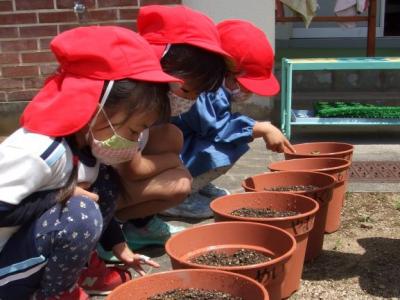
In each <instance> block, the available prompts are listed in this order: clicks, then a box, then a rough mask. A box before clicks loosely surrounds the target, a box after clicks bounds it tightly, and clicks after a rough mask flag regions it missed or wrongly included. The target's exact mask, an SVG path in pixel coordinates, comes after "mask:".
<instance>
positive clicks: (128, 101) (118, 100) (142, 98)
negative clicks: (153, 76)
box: [100, 79, 171, 122]
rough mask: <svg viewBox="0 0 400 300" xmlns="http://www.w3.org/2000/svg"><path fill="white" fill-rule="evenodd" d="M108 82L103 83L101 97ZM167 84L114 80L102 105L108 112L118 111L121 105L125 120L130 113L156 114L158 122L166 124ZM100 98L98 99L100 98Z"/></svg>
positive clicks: (167, 118)
mask: <svg viewBox="0 0 400 300" xmlns="http://www.w3.org/2000/svg"><path fill="white" fill-rule="evenodd" d="M107 85H108V81H106V82H105V83H104V87H103V91H102V93H101V97H103V94H104V92H105V89H106V87H107ZM168 90H169V86H168V84H167V83H154V82H145V81H135V80H131V79H122V80H116V81H115V82H114V85H113V87H112V89H111V92H110V94H109V95H108V97H107V101H106V103H105V104H104V109H105V110H106V111H107V112H110V115H111V114H112V112H113V111H115V110H117V109H120V107H121V105H123V106H125V108H126V112H127V113H126V116H127V117H126V119H128V118H129V117H130V115H131V114H132V113H138V112H139V113H141V112H148V113H151V112H157V114H158V117H159V118H158V121H159V122H167V121H168V120H169V118H170V115H171V109H170V105H169V99H168V96H167V92H168ZM101 97H100V98H101Z"/></svg>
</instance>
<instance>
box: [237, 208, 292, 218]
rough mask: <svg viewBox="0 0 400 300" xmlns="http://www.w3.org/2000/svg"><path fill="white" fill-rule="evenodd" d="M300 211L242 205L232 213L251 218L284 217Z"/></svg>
mask: <svg viewBox="0 0 400 300" xmlns="http://www.w3.org/2000/svg"><path fill="white" fill-rule="evenodd" d="M298 214H299V213H298V212H296V211H291V210H283V211H280V210H273V209H269V208H251V207H242V208H239V209H235V210H233V211H232V212H231V215H233V216H237V217H249V218H283V217H291V216H295V215H298Z"/></svg>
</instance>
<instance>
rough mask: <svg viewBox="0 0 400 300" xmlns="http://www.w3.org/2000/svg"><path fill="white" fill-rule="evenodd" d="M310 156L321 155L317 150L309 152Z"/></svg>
mask: <svg viewBox="0 0 400 300" xmlns="http://www.w3.org/2000/svg"><path fill="white" fill-rule="evenodd" d="M310 154H313V155H318V154H321V152H320V151H318V150H314V151H311V152H310Z"/></svg>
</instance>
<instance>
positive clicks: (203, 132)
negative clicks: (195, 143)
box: [173, 88, 255, 145]
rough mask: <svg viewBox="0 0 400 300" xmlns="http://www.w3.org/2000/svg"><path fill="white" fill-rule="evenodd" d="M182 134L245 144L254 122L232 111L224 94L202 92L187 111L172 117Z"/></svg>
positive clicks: (251, 138)
mask: <svg viewBox="0 0 400 300" xmlns="http://www.w3.org/2000/svg"><path fill="white" fill-rule="evenodd" d="M173 123H174V124H175V125H176V126H178V127H179V128H180V129H181V130H182V131H183V134H184V136H193V135H195V136H198V137H200V138H202V139H205V140H208V141H210V142H212V143H227V144H232V143H233V144H237V145H239V144H247V143H250V142H251V141H252V140H253V137H252V134H253V126H254V124H255V121H254V120H253V119H252V118H249V117H247V116H244V115H241V114H238V113H232V112H231V104H230V102H229V99H228V95H227V93H226V92H225V91H224V90H223V89H222V88H220V89H219V90H218V91H217V92H215V93H211V92H205V93H202V94H201V95H200V96H199V97H198V98H197V100H196V103H195V104H194V105H193V106H192V108H191V109H190V111H189V112H187V113H185V114H182V115H180V116H179V117H177V118H174V119H173Z"/></svg>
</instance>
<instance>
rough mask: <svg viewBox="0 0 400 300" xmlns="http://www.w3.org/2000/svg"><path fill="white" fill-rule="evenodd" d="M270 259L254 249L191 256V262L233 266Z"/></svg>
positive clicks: (211, 252)
mask: <svg viewBox="0 0 400 300" xmlns="http://www.w3.org/2000/svg"><path fill="white" fill-rule="evenodd" d="M271 259H272V257H270V256H266V255H264V254H261V253H260V252H257V251H254V250H249V249H240V250H238V251H236V252H235V253H233V254H230V255H229V254H227V253H224V252H217V251H209V252H207V253H205V254H202V255H199V256H196V257H194V258H192V259H191V262H192V263H195V264H199V265H207V266H216V267H234V266H247V265H255V264H259V263H263V262H266V261H269V260H271Z"/></svg>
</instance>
